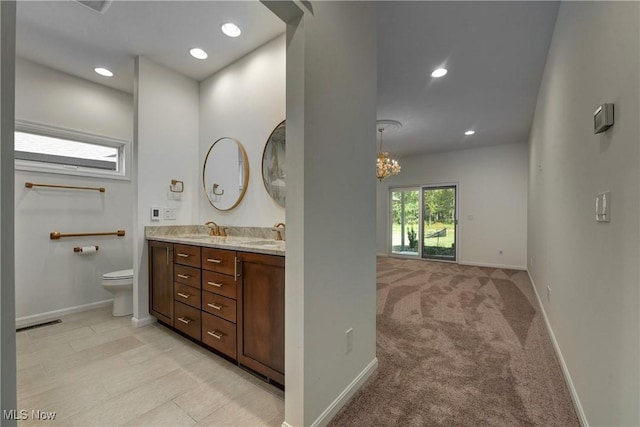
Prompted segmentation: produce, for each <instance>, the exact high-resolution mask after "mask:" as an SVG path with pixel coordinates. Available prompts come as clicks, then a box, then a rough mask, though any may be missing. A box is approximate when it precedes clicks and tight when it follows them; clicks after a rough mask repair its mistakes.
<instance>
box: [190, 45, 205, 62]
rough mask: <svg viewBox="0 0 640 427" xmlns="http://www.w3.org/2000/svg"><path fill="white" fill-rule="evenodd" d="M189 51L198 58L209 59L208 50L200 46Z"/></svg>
mask: <svg viewBox="0 0 640 427" xmlns="http://www.w3.org/2000/svg"><path fill="white" fill-rule="evenodd" d="M189 53H190V54H191V56H193V57H194V58H196V59H207V58H208V57H209V55H207V52H205V51H204V50H202V49H200V48H199V47H194V48H193V49H191V50H190V51H189Z"/></svg>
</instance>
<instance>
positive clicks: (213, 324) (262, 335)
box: [149, 240, 285, 385]
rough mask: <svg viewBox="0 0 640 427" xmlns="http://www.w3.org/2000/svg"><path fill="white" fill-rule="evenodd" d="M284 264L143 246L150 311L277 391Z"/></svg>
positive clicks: (252, 256)
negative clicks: (146, 249)
mask: <svg viewBox="0 0 640 427" xmlns="http://www.w3.org/2000/svg"><path fill="white" fill-rule="evenodd" d="M284 265H285V261H284V257H282V256H273V255H262V254H256V253H248V252H236V251H233V250H226V249H216V248H206V247H200V246H193V245H183V244H177V243H165V242H158V241H153V240H150V241H149V312H150V313H151V314H152V315H153V316H155V317H156V318H158V320H159V321H160V322H162V323H165V324H167V325H169V326H171V327H173V328H174V329H176V330H178V331H180V332H182V333H183V334H185V335H188V336H190V337H191V338H193V339H194V340H197V341H199V342H200V343H202V344H204V345H206V346H208V347H210V348H212V349H214V350H216V351H218V352H220V353H223V354H224V355H226V356H228V357H230V358H232V359H234V360H235V361H237V363H239V364H242V365H244V366H246V367H248V368H250V369H253V370H254V371H256V372H258V373H260V374H262V375H264V376H265V377H267V378H269V379H271V380H273V381H275V382H277V383H279V384H282V385H283V384H284Z"/></svg>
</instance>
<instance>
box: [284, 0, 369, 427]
mask: <svg viewBox="0 0 640 427" xmlns="http://www.w3.org/2000/svg"><path fill="white" fill-rule="evenodd" d="M303 7H312V8H313V14H311V13H310V12H309V11H305V15H304V17H303V18H302V20H300V21H298V22H297V23H296V22H293V23H291V24H290V25H289V27H288V29H287V38H288V42H287V153H286V156H287V166H288V169H287V209H286V211H287V227H288V229H287V251H286V252H287V253H286V255H287V269H286V296H285V299H286V313H285V319H286V329H285V335H286V336H285V371H286V379H285V381H286V384H285V386H286V390H285V421H286V422H287V423H288V424H290V425H295V426H299V425H300V426H301V425H305V426H307V425H316V424H315V423H319V425H324V424H323V423H326V422H327V421H328V420H329V419H331V417H332V416H334V415H335V413H336V411H337V410H338V409H339V408H340V406H341V405H342V404H344V403H345V401H346V399H348V398H349V396H350V393H351V392H354V391H355V390H357V389H358V388H359V387H360V386H361V385H362V381H363V380H364V379H366V378H367V376H368V375H369V374H371V373H372V372H373V371H374V370H375V368H376V366H377V359H376V357H375V352H376V276H375V271H376V265H375V133H376V131H375V119H376V96H377V37H376V31H377V14H376V6H375V5H374V4H372V3H370V2H315V3H314V4H313V5H312V6H309V5H308V4H307V5H303ZM274 8H277V5H274ZM350 328H352V329H353V350H352V351H351V352H349V353H347V352H346V341H347V338H346V335H345V332H346V331H347V330H348V329H350Z"/></svg>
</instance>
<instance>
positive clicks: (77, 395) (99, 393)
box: [16, 308, 284, 427]
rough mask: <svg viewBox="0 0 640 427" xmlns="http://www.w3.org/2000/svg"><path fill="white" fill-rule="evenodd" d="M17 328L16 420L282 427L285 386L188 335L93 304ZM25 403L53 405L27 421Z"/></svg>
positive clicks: (26, 423) (33, 407) (42, 423)
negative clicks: (20, 412)
mask: <svg viewBox="0 0 640 427" xmlns="http://www.w3.org/2000/svg"><path fill="white" fill-rule="evenodd" d="M61 320H62V323H58V324H55V325H50V326H45V327H41V328H36V329H32V330H27V331H22V332H19V333H18V334H17V337H16V339H17V360H18V362H17V363H18V409H24V410H27V411H28V414H29V417H30V419H28V420H24V421H20V422H19V423H18V425H19V426H21V427H22V426H32V425H37V426H121V425H122V426H154V427H155V426H172V427H178V426H247V427H249V426H251V427H253V426H280V425H281V423H282V421H283V420H284V393H283V392H282V391H281V390H279V389H277V388H275V387H273V386H271V385H269V384H267V383H265V382H263V381H262V380H260V379H257V378H255V377H254V376H253V375H251V374H249V373H247V372H245V371H243V370H242V369H240V368H238V367H237V366H235V365H233V364H232V363H230V362H227V361H226V360H224V359H222V358H220V357H218V356H216V355H215V354H213V353H210V352H208V351H207V350H205V349H203V348H202V347H199V346H197V345H196V344H194V343H192V342H191V341H189V340H187V339H185V338H183V337H181V336H180V335H178V334H176V333H174V332H172V331H170V330H168V329H167V328H165V327H163V326H161V325H159V324H153V325H149V326H145V327H142V328H134V327H132V326H131V318H130V317H129V316H126V317H124V318H122V317H112V316H111V310H110V308H108V309H98V310H92V311H86V312H83V313H78V314H72V315H69V316H65V317H62V318H61ZM32 410H40V411H46V412H52V411H53V412H56V418H55V419H54V420H53V421H50V420H48V421H42V420H38V421H37V420H34V419H32V418H31V415H32V412H31V411H32Z"/></svg>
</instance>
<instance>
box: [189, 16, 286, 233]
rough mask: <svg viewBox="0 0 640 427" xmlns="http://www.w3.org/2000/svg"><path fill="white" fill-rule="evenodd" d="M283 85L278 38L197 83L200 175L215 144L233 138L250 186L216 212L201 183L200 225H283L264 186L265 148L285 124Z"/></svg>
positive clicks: (281, 43) (281, 44)
mask: <svg viewBox="0 0 640 427" xmlns="http://www.w3.org/2000/svg"><path fill="white" fill-rule="evenodd" d="M283 31H284V24H283ZM285 80H286V77H285V36H284V35H282V36H280V37H278V38H276V39H274V40H272V41H270V42H269V43H267V44H265V45H264V46H262V47H260V48H258V49H256V50H254V51H253V52H251V53H249V54H248V55H246V56H245V57H243V58H241V59H240V60H238V61H236V62H234V63H233V64H231V65H229V66H228V67H226V68H224V69H223V70H221V71H219V72H217V73H216V74H214V75H213V76H211V77H209V78H207V79H205V80H203V81H202V82H201V83H200V171H202V163H203V162H204V158H205V156H206V154H207V151H208V150H209V148H210V147H211V144H213V142H214V141H216V140H217V139H218V138H221V137H224V136H227V137H231V138H235V139H237V140H239V141H240V142H241V143H242V145H243V146H244V148H245V150H246V151H247V156H248V157H249V185H248V187H247V192H246V194H245V196H244V199H243V200H242V202H241V203H240V204H239V205H238V206H237V207H236V208H235V209H233V210H231V211H229V212H220V211H218V210H216V209H214V208H213V207H212V206H211V205H210V204H209V201H208V200H207V198H206V197H205V195H204V191H202V190H200V189H201V188H202V184H199V193H198V196H197V197H198V201H199V207H200V211H199V221H198V222H199V223H204V222H206V221H215V222H216V223H218V224H220V225H223V224H224V225H240V226H262V227H270V226H272V225H274V224H275V223H278V222H283V221H284V220H285V215H284V212H285V210H284V208H282V207H281V206H280V205H278V204H277V203H276V202H275V201H274V200H273V199H272V198H271V197H270V196H269V194H268V193H267V191H266V190H265V188H264V183H263V181H262V152H263V151H264V146H265V144H266V142H267V138H268V137H269V135H270V134H271V132H272V131H273V129H274V128H275V127H276V126H277V125H278V124H279V123H280V122H281V121H282V120H284V119H285Z"/></svg>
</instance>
